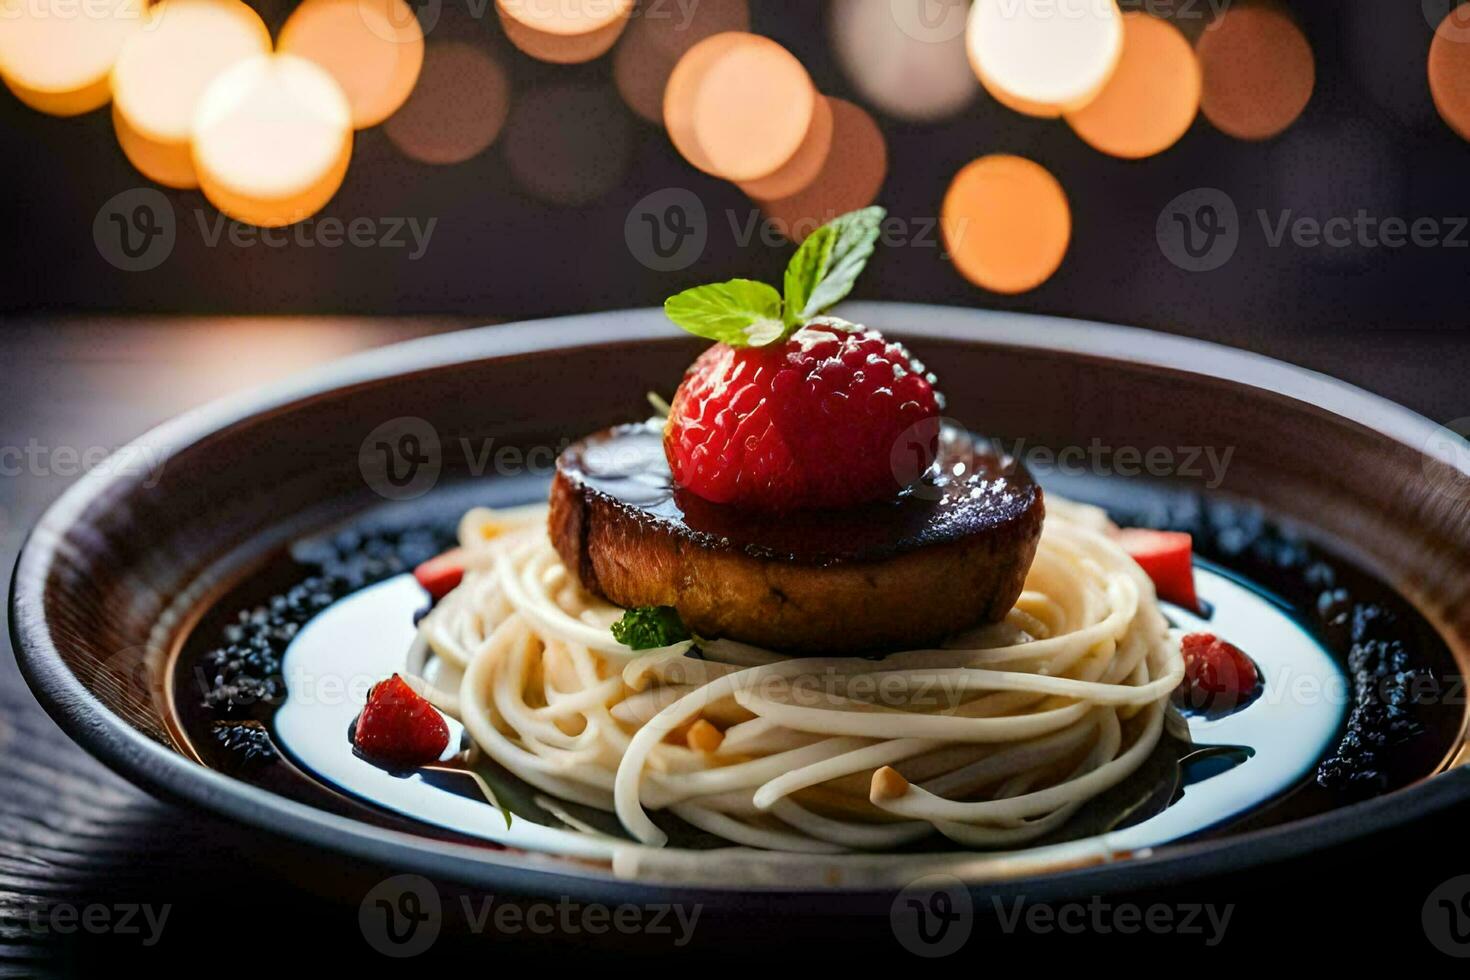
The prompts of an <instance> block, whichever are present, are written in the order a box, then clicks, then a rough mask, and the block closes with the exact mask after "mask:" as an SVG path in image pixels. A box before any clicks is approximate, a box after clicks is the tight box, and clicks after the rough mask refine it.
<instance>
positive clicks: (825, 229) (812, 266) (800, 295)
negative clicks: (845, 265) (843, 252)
mask: <svg viewBox="0 0 1470 980" xmlns="http://www.w3.org/2000/svg"><path fill="white" fill-rule="evenodd" d="M836 244H837V230H836V229H835V228H833V227H832V226H831V225H823V226H822V227H820V228H818V229H817V230H816V231H814V232H812V233H811V234H810V235H808V236H806V241H804V242H802V243H801V247H800V248H798V249H797V250H796V254H795V255H793V256H792V257H791V261H790V262H788V263H786V281H785V287H786V325H787V326H790V327H796V326H800V325H801V324H802V323H803V322H805V320H806V319H807V318H808V317H809V316H810V312H809V311H808V309H807V307H808V304H809V303H810V302H811V298H812V291H813V290H814V289H816V288H817V284H818V283H819V282H821V281H822V277H823V276H824V275H826V273H827V269H828V268H829V267H830V266H831V264H832V248H833V246H835V245H836Z"/></svg>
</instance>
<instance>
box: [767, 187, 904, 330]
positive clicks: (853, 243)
mask: <svg viewBox="0 0 1470 980" xmlns="http://www.w3.org/2000/svg"><path fill="white" fill-rule="evenodd" d="M887 215H888V212H887V211H885V210H883V209H882V208H880V207H871V208H863V209H862V210H861V211H850V212H848V213H847V214H844V215H842V216H841V217H838V218H835V219H833V220H832V221H829V222H827V224H825V225H823V226H822V227H820V228H818V229H817V230H816V231H814V232H812V233H811V234H810V235H808V236H807V239H806V241H804V242H802V243H801V247H800V248H798V249H797V250H796V254H795V255H793V256H792V257H791V263H790V264H789V265H787V267H786V283H785V286H786V323H787V325H788V326H792V325H796V324H800V323H805V322H806V321H807V320H810V319H811V318H812V317H814V316H816V315H818V314H819V313H821V312H822V311H823V310H825V309H827V308H828V307H830V306H833V305H834V304H836V303H837V302H838V301H839V300H841V299H842V298H843V297H844V296H846V295H847V294H848V293H850V292H852V286H853V283H855V282H857V277H858V275H859V274H860V273H861V272H862V271H863V266H865V265H867V264H868V258H869V257H870V256H871V255H872V254H873V249H874V247H876V245H877V244H878V235H879V234H880V233H881V231H882V227H883V219H884V218H885V217H887Z"/></svg>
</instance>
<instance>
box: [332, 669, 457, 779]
mask: <svg viewBox="0 0 1470 980" xmlns="http://www.w3.org/2000/svg"><path fill="white" fill-rule="evenodd" d="M352 745H353V747H354V748H356V749H357V751H358V752H359V753H361V754H362V755H363V756H364V757H365V758H368V759H371V760H372V761H373V762H377V763H380V764H382V765H387V766H393V767H396V768H404V769H411V768H414V767H416V766H426V765H429V764H430V763H432V762H437V761H438V759H439V757H440V756H441V755H443V754H444V750H445V749H446V748H448V746H449V726H448V725H447V724H445V722H444V716H443V715H441V714H439V712H438V711H436V710H435V709H434V706H433V705H432V704H430V703H429V702H428V701H427V700H425V699H424V698H423V697H422V696H420V695H419V693H418V692H417V691H415V690H414V689H413V688H411V687H409V686H408V682H407V681H405V680H404V679H403V678H402V677H399V676H398V675H397V674H394V675H393V676H392V677H390V678H388V679H387V680H385V681H379V682H378V683H376V684H374V685H373V687H372V690H370V691H369V692H368V697H367V704H365V705H364V706H363V709H362V713H361V714H359V715H358V716H357V721H356V723H355V724H354V725H353V730H352Z"/></svg>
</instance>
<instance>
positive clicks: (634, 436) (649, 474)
mask: <svg viewBox="0 0 1470 980" xmlns="http://www.w3.org/2000/svg"><path fill="white" fill-rule="evenodd" d="M557 468H558V470H559V471H560V472H561V473H562V474H563V475H564V476H566V477H567V478H569V479H571V480H572V481H574V482H575V483H577V484H579V485H582V486H585V487H587V488H589V489H591V490H593V491H595V492H597V493H600V494H602V495H604V496H606V497H608V498H609V499H611V500H613V501H615V502H616V503H617V504H618V505H619V506H621V507H623V508H624V509H626V510H628V511H629V512H632V513H636V514H637V515H638V516H639V517H640V518H641V519H643V520H647V521H650V522H657V523H661V524H665V525H675V526H677V528H678V529H679V530H681V531H687V532H688V533H690V534H693V535H694V536H696V537H697V538H698V540H699V542H700V544H701V545H703V546H704V547H712V548H733V549H738V550H740V551H743V552H745V553H746V554H749V555H751V556H752V557H756V558H762V559H780V560H786V561H792V562H798V563H801V564H814V565H826V564H831V563H834V562H841V561H857V560H874V559H880V558H887V557H890V556H892V555H895V554H901V553H903V552H907V551H912V550H914V549H917V548H923V547H926V546H929V545H934V544H941V543H944V542H948V541H954V540H958V539H960V538H965V537H969V536H970V535H973V534H977V533H981V532H984V531H988V530H991V529H995V528H1000V527H1004V526H1008V525H1011V524H1015V523H1017V522H1020V521H1022V520H1024V519H1025V518H1026V516H1027V515H1028V514H1029V513H1030V512H1031V510H1032V508H1033V507H1035V506H1036V504H1037V500H1038V498H1039V497H1040V496H1041V488H1040V487H1038V486H1037V485H1036V483H1035V481H1033V480H1032V479H1031V475H1030V474H1029V473H1028V472H1027V471H1026V468H1025V466H1023V465H1022V464H1021V463H1020V462H1019V461H1017V460H1015V459H1013V458H1011V457H1009V456H1006V455H1004V454H1002V453H999V452H997V451H995V449H994V448H993V447H992V446H991V445H990V443H989V442H988V441H987V440H984V439H982V438H979V437H977V436H974V435H972V434H970V433H968V432H964V431H963V430H960V429H957V428H949V427H946V428H945V429H944V430H943V431H942V433H941V435H940V440H939V455H938V458H937V459H936V460H935V463H934V465H933V466H932V467H930V469H929V471H928V472H927V473H925V475H924V476H923V477H922V479H920V480H919V481H918V482H916V483H915V484H913V485H912V486H910V487H909V488H908V489H907V490H905V491H904V492H903V493H901V494H899V495H898V496H896V497H895V498H894V499H893V500H891V501H882V502H878V503H872V504H864V505H861V506H856V507H847V508H841V509H835V510H812V511H797V512H793V513H760V512H751V511H748V510H740V509H738V508H734V507H730V506H728V505H722V504H714V503H710V502H709V501H707V500H704V499H702V498H700V497H698V496H697V495H695V494H692V493H689V492H688V491H686V490H682V489H680V488H678V487H676V486H674V482H673V477H672V476H671V474H670V472H669V464H668V461H667V460H666V459H665V458H664V449H663V436H662V434H661V433H660V431H659V429H658V427H657V426H656V425H655V424H652V423H650V424H645V425H623V426H617V427H615V428H612V429H607V430H605V431H603V432H600V433H597V434H596V435H593V436H589V437H588V438H587V439H585V440H583V441H582V442H579V443H576V444H574V445H572V446H571V447H569V448H568V449H567V451H566V452H565V453H563V454H562V456H561V459H560V460H558V461H557Z"/></svg>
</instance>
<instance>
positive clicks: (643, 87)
mask: <svg viewBox="0 0 1470 980" xmlns="http://www.w3.org/2000/svg"><path fill="white" fill-rule="evenodd" d="M748 30H750V6H749V4H747V3H746V0H700V2H699V3H696V4H693V5H692V6H690V7H688V8H683V7H676V6H674V5H671V4H667V3H663V4H661V3H659V2H657V0H654V2H653V3H650V4H646V5H645V6H644V7H643V8H640V9H639V10H638V11H637V13H636V15H635V16H634V17H633V19H632V20H631V21H630V22H629V24H628V29H627V31H625V32H624V33H623V37H622V40H620V41H619V42H618V47H617V50H616V51H614V52H613V63H612V67H613V81H614V82H615V83H616V84H617V87H618V92H619V94H621V95H622V97H623V100H624V101H625V102H627V103H628V107H629V108H630V109H632V110H633V111H634V112H636V113H637V114H638V115H639V116H641V117H642V118H644V119H646V120H648V121H649V122H651V123H657V124H658V125H660V126H662V125H663V122H664V89H665V87H667V85H668V83H669V75H671V74H672V73H673V71H674V66H675V65H676V64H678V63H679V59H680V58H681V57H683V55H684V52H686V51H688V50H689V49H690V48H692V47H694V45H696V44H698V43H699V42H700V41H703V40H704V39H705V38H707V37H711V36H713V35H715V34H722V33H725V32H727V31H741V32H744V31H748Z"/></svg>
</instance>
